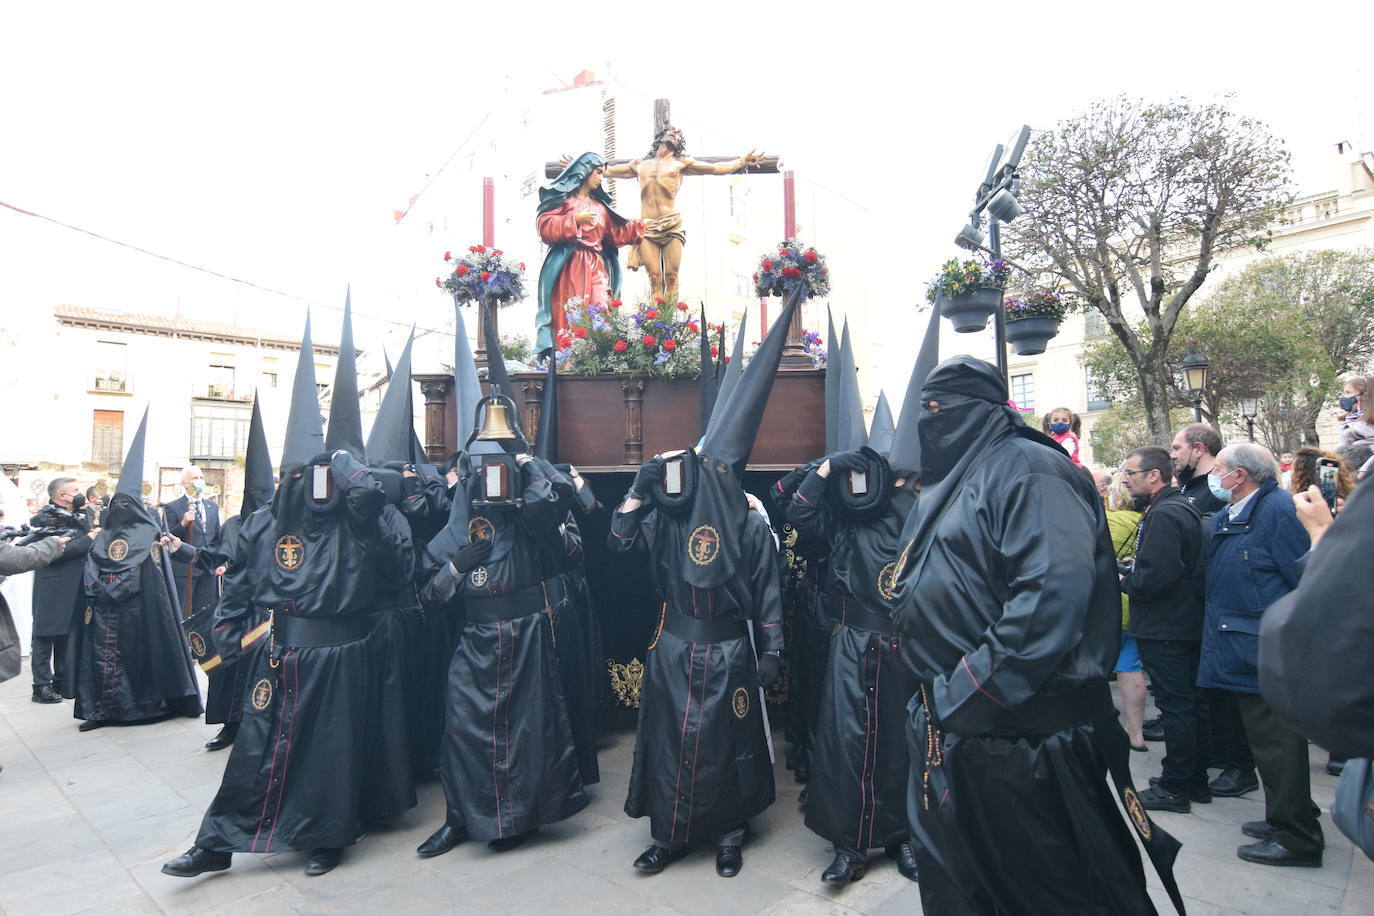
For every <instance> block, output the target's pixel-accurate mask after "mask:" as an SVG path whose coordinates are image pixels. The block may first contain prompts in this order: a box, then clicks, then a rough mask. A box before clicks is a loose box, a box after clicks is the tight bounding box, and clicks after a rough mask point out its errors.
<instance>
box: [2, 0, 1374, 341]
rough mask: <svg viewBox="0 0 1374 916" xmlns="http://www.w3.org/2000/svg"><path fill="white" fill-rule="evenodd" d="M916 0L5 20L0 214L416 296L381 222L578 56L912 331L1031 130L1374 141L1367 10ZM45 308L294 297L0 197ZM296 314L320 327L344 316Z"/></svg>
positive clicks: (1325, 158)
mask: <svg viewBox="0 0 1374 916" xmlns="http://www.w3.org/2000/svg"><path fill="white" fill-rule="evenodd" d="M915 6H916V5H914V4H910V5H908V4H901V5H898V4H883V5H882V9H884V10H885V11H886V12H884V13H883V14H881V15H880V14H878V13H874V12H864V11H863V6H862V5H856V4H849V5H836V4H798V3H793V4H783V5H774V4H766V5H756V4H749V5H746V4H740V3H731V4H720V5H718V6H716V5H713V4H711V3H702V2H698V3H693V4H636V3H627V4H621V5H618V6H614V5H604V4H598V5H594V6H578V5H574V4H559V5H557V6H556V7H555V6H551V5H540V6H533V5H526V4H519V3H504V4H492V5H488V4H476V3H443V4H439V3H433V4H406V3H397V4H385V5H383V4H366V5H363V4H346V3H331V4H328V5H325V4H319V5H313V4H303V3H289V4H288V3H280V2H278V3H271V4H259V3H252V2H249V3H239V4H232V5H228V6H225V5H217V6H208V5H204V4H192V3H177V4H153V3H138V4H43V3H35V4H23V5H19V4H11V5H10V6H9V8H8V9H7V10H6V13H5V16H4V26H5V32H6V35H7V38H6V42H5V52H4V54H3V55H2V56H0V79H3V85H4V87H5V89H4V92H3V95H2V96H0V126H2V129H3V131H4V134H3V137H4V139H3V142H0V200H3V201H4V202H6V203H9V204H13V205H15V206H18V207H21V208H25V209H29V210H33V211H36V212H39V213H43V214H45V215H49V216H52V217H55V218H57V219H61V220H63V221H66V222H70V223H74V224H76V225H80V226H83V227H86V228H89V229H92V230H95V231H98V232H101V233H104V234H107V235H110V236H113V237H116V238H119V239H121V240H124V241H127V242H130V243H133V244H137V245H141V246H143V247H146V248H149V249H151V250H154V251H157V252H160V253H162V254H166V255H168V256H172V257H176V258H180V259H183V260H186V261H191V262H194V263H197V264H201V265H204V266H206V267H208V268H211V269H214V270H217V271H220V272H223V273H227V274H231V275H234V276H238V277H242V278H244V279H248V280H251V281H253V282H255V283H258V284H261V285H264V286H269V287H274V288H278V289H282V290H285V291H288V292H290V293H292V294H293V295H296V296H299V297H303V298H305V299H310V300H316V301H322V302H327V303H339V302H341V301H342V291H343V287H344V284H345V283H346V282H348V281H350V280H351V281H352V282H353V284H354V285H353V289H354V304H355V308H356V309H358V310H359V311H360V312H362V313H364V314H370V313H369V305H368V303H369V302H381V301H386V300H387V299H388V298H389V292H390V291H391V290H392V289H394V288H396V287H410V286H411V285H413V283H414V279H415V278H412V277H405V278H399V279H398V278H396V277H394V276H388V269H389V265H390V263H391V259H390V258H389V257H388V253H389V252H394V250H395V247H396V245H397V244H403V243H404V242H401V241H399V240H401V239H402V238H403V237H402V236H401V235H400V233H399V232H398V230H397V229H396V227H395V226H394V224H393V222H392V219H391V211H392V210H393V209H394V208H398V207H403V206H404V204H405V201H406V199H407V198H408V197H409V196H410V195H411V194H413V193H414V192H415V191H416V190H418V189H419V188H420V187H421V186H422V185H423V184H424V182H425V180H426V176H428V175H429V174H431V173H433V171H434V170H435V169H437V168H438V167H439V165H440V164H442V162H443V161H444V160H445V158H447V157H448V155H449V154H450V153H451V152H452V151H453V150H454V148H455V147H456V146H457V145H458V144H459V143H460V142H461V141H462V139H463V137H465V136H466V135H467V134H468V133H469V132H470V131H471V130H472V128H473V127H474V126H475V125H476V123H477V122H478V120H480V118H481V117H482V115H483V114H484V113H485V112H486V111H487V110H488V109H489V108H490V107H492V105H494V104H499V100H500V99H501V98H502V93H503V92H508V93H514V94H517V95H518V94H519V93H523V92H528V91H537V90H539V89H543V88H552V87H555V86H558V85H560V83H561V82H562V81H568V80H571V78H572V76H573V75H574V74H575V73H577V72H578V71H579V70H581V69H584V68H586V69H590V70H593V71H596V72H597V73H598V75H604V74H609V75H610V76H612V77H614V78H615V79H616V80H617V81H619V82H620V83H621V84H622V85H623V86H624V87H627V88H628V89H630V90H632V92H635V93H640V94H641V95H642V97H643V99H645V100H646V103H647V100H648V99H651V98H653V97H656V96H667V97H670V98H671V99H672V100H673V114H674V120H675V121H679V122H681V123H682V124H683V126H684V127H685V128H686V129H687V131H688V133H689V136H691V137H693V138H694V139H693V144H694V148H696V149H699V150H702V151H707V150H705V145H706V143H705V142H703V143H700V144H698V142H697V141H696V139H695V137H702V138H703V139H704V140H709V141H710V142H711V144H712V145H713V146H714V144H715V143H716V142H729V143H731V144H733V143H736V142H737V143H739V144H745V145H756V146H758V147H759V148H761V149H764V150H767V151H778V152H781V153H782V154H783V155H784V157H785V160H786V163H787V165H788V166H789V167H790V168H793V169H795V170H796V171H797V173H798V176H799V180H801V181H803V182H804V185H803V188H808V187H809V188H811V189H812V190H815V191H816V193H820V194H831V193H838V194H841V195H843V196H844V197H845V198H847V199H848V200H850V201H852V202H853V206H854V207H855V208H858V209H859V212H861V213H864V214H866V216H865V222H866V223H867V224H868V225H869V226H870V227H871V229H870V231H871V234H872V236H873V242H874V248H873V252H874V258H873V263H872V270H873V271H874V273H875V274H876V275H878V276H882V275H888V276H890V283H891V288H892V290H893V309H894V313H893V314H894V319H893V320H894V323H896V324H898V325H899V326H905V325H906V321H907V317H908V308H907V306H908V305H909V304H910V303H911V302H914V301H915V299H916V297H917V295H918V294H919V288H920V287H922V286H923V284H924V281H925V279H926V278H927V276H928V275H929V274H930V273H931V272H933V269H934V267H935V266H936V265H938V263H939V261H941V260H943V259H944V258H945V257H947V256H949V254H951V253H952V248H951V246H950V244H949V239H950V238H952V236H953V235H954V233H955V232H956V231H957V230H958V228H959V226H960V225H961V223H962V219H963V216H964V214H965V212H966V211H967V208H968V202H969V196H970V194H971V192H972V191H973V189H974V187H975V185H976V184H977V181H978V180H979V178H980V174H981V169H982V164H983V161H984V159H985V158H986V156H987V154H988V152H989V151H990V149H991V147H992V146H993V145H994V144H995V143H997V142H999V141H1001V140H1003V139H1004V138H1006V137H1007V136H1008V135H1009V134H1010V133H1011V132H1012V131H1013V130H1014V129H1015V128H1016V127H1017V126H1018V125H1019V124H1021V123H1022V122H1026V123H1029V124H1031V125H1032V126H1034V127H1051V126H1053V125H1054V123H1055V122H1056V121H1057V120H1059V119H1061V118H1065V117H1069V116H1072V115H1073V114H1075V113H1076V112H1078V111H1081V110H1082V109H1083V108H1084V107H1085V106H1086V105H1087V104H1088V103H1089V102H1091V101H1092V100H1093V99H1095V98H1100V97H1103V96H1107V95H1111V94H1115V93H1118V92H1128V93H1133V94H1140V95H1145V96H1148V97H1151V98H1164V97H1167V96H1170V95H1174V94H1187V95H1191V96H1194V97H1196V98H1202V99H1213V98H1217V97H1220V96H1221V95H1222V94H1224V93H1228V92H1231V93H1234V99H1233V101H1232V104H1233V105H1234V106H1235V107H1236V108H1238V109H1240V110H1242V111H1244V112H1246V113H1248V114H1254V115H1257V116H1259V117H1261V118H1263V119H1265V120H1266V121H1268V122H1269V124H1270V125H1271V126H1272V128H1273V129H1274V131H1275V133H1277V134H1278V135H1279V136H1281V137H1283V138H1285V139H1286V141H1287V143H1288V145H1289V148H1290V150H1291V151H1292V153H1293V155H1294V165H1295V168H1296V176H1297V179H1298V186H1299V189H1300V190H1302V191H1304V192H1310V191H1316V190H1322V189H1326V188H1330V187H1334V177H1333V169H1334V166H1333V163H1332V161H1331V157H1330V150H1331V149H1332V147H1333V145H1334V143H1335V142H1336V141H1337V140H1340V139H1352V140H1355V141H1356V142H1358V143H1360V144H1361V148H1362V149H1367V148H1369V147H1370V146H1371V145H1374V103H1371V90H1370V88H1369V87H1370V86H1371V83H1374V69H1372V67H1371V64H1369V63H1367V62H1366V61H1367V55H1364V54H1362V53H1359V50H1358V48H1359V44H1358V43H1359V42H1360V41H1362V39H1360V38H1359V36H1360V35H1363V34H1364V30H1366V29H1367V24H1368V16H1367V7H1366V6H1365V4H1362V3H1354V2H1351V3H1321V2H1307V3H1303V4H1290V5H1287V6H1286V7H1285V10H1284V13H1283V14H1282V15H1277V16H1276V15H1272V14H1269V13H1266V12H1264V7H1263V6H1261V5H1257V4H1253V3H1246V4H1239V3H1198V2H1195V0H1194V2H1187V3H1170V2H1164V3H1155V4H1150V5H1130V6H1128V5H1125V4H1103V3H1099V2H1095V3H1083V4H1019V5H1010V4H1006V5H1000V4H982V5H977V6H975V5H973V4H961V5H960V6H959V8H958V9H955V8H953V6H952V5H951V7H950V8H949V9H948V10H946V11H943V12H928V11H922V10H919V9H916V8H915ZM746 7H748V8H746ZM874 8H876V7H874ZM655 10H662V11H665V13H667V14H668V15H658V14H656V13H655V12H654V11H655ZM978 10H983V11H984V12H983V13H982V15H981V16H979V15H978V14H977V12H976V11H978ZM612 11H617V12H616V13H615V15H611V13H612ZM734 151H735V150H734V148H733V146H731V147H730V148H728V149H725V150H722V152H734ZM476 217H477V214H474V225H473V228H472V230H471V232H470V237H472V238H475V237H476V235H477V231H478V229H477V227H478V226H479V225H480V224H479V222H478V220H477V218H476ZM467 238H468V235H465V236H464V237H463V238H456V239H453V240H452V244H453V245H454V246H455V247H456V246H458V245H460V244H466V243H467ZM913 272H914V273H913ZM834 283H835V287H836V295H839V294H840V293H841V292H842V288H843V284H844V278H843V277H839V276H837V277H835V278H834ZM883 286H884V284H883V283H882V282H878V283H876V284H875V283H873V282H871V281H870V287H871V288H879V289H881V288H882V287H883ZM57 303H72V304H78V305H87V306H93V307H99V308H113V309H128V310H140V311H155V312H164V313H171V312H175V311H176V310H177V309H178V308H179V309H180V310H181V311H182V312H183V313H185V314H189V315H197V316H203V317H217V318H221V319H225V318H227V319H230V320H234V319H237V320H239V321H241V322H242V323H244V324H249V325H258V326H264V327H269V328H275V327H281V326H286V327H288V328H295V327H298V326H299V323H300V319H301V317H302V315H303V312H304V309H305V306H304V305H303V304H301V303H300V302H298V301H295V300H292V299H284V298H282V297H279V296H273V295H269V294H266V293H262V292H258V291H255V290H253V289H251V288H249V287H246V286H242V285H238V284H233V283H229V282H226V281H223V280H220V279H216V278H213V277H209V276H206V275H203V274H197V273H194V272H191V271H187V270H185V269H184V268H181V267H176V266H173V265H170V264H166V263H164V262H161V261H158V260H155V259H153V258H150V257H147V256H145V255H141V254H138V253H135V252H132V251H127V250H124V249H120V248H116V247H114V246H111V245H109V244H107V243H105V242H99V241H96V240H92V239H89V238H87V237H85V236H81V235H78V234H76V233H73V232H70V231H69V230H66V229H61V228H58V227H56V226H52V225H49V224H46V223H43V222H40V221H38V220H35V219H32V218H29V217H25V216H21V215H19V214H16V213H14V212H11V211H8V210H4V209H0V308H3V310H4V318H3V319H0V320H2V321H3V323H4V324H5V325H6V326H8V327H10V328H14V327H22V326H23V322H24V321H25V320H36V319H37V318H42V317H43V316H46V315H50V313H51V307H52V306H53V305H55V304H57ZM446 308H447V306H446V305H445V304H444V302H443V300H442V299H441V298H436V297H435V296H430V297H426V298H425V299H424V300H423V301H417V302H416V303H415V304H414V307H413V314H411V315H399V316H398V315H394V314H393V315H390V317H393V318H401V319H403V320H407V321H409V320H412V319H413V320H416V321H418V322H419V323H421V324H422V325H423V324H424V323H425V322H426V320H430V321H435V320H438V315H439V314H441V313H442V312H443V311H444V310H445V309H446ZM317 321H318V322H319V324H318V325H317V327H318V328H319V330H317V338H322V339H334V337H335V335H336V334H337V330H336V326H337V315H333V314H327V313H325V314H321V313H318V312H317ZM360 324H362V325H363V326H364V327H363V330H362V332H361V333H363V334H365V333H366V332H367V330H366V324H367V323H366V321H362V322H360Z"/></svg>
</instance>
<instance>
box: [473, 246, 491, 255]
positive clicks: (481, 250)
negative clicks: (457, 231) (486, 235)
mask: <svg viewBox="0 0 1374 916" xmlns="http://www.w3.org/2000/svg"><path fill="white" fill-rule="evenodd" d="M472 250H473V251H475V252H477V253H478V254H486V252H487V246H485V245H473V246H472Z"/></svg>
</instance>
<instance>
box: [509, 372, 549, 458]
mask: <svg viewBox="0 0 1374 916" xmlns="http://www.w3.org/2000/svg"><path fill="white" fill-rule="evenodd" d="M511 384H512V385H515V386H517V387H519V388H520V389H521V390H522V391H523V392H524V393H525V409H524V410H523V411H522V412H521V418H520V422H521V424H522V425H523V426H524V429H525V435H526V437H528V438H529V440H530V445H531V447H532V446H533V445H534V440H535V439H536V438H538V436H539V418H540V417H541V416H543V414H544V380H543V379H524V380H521V381H518V382H517V381H515V380H514V379H512V380H511ZM511 400H515V398H514V397H512V398H511Z"/></svg>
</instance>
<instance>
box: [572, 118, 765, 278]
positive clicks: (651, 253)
mask: <svg viewBox="0 0 1374 916" xmlns="http://www.w3.org/2000/svg"><path fill="white" fill-rule="evenodd" d="M571 161H572V160H571V159H570V158H566V157H565V158H564V159H563V160H561V161H560V162H550V163H547V164H546V166H545V172H546V174H548V175H549V176H550V177H553V176H556V175H557V174H559V172H560V171H562V169H563V167H564V166H566V165H567V164H568V163H569V162H571ZM777 171H778V157H777V156H762V155H760V154H758V153H756V152H755V151H753V150H751V151H750V152H748V153H746V154H745V155H743V156H737V157H727V156H700V157H695V158H694V157H691V156H688V155H687V154H686V141H685V140H684V138H683V135H682V131H680V130H678V129H677V128H676V127H673V126H672V125H670V124H669V123H668V100H667V99H656V100H655V101H654V142H653V147H652V148H651V149H650V150H649V154H648V156H647V157H645V158H643V159H631V160H626V159H612V160H611V161H609V162H607V163H606V167H605V175H606V177H607V178H635V179H637V180H638V181H639V215H640V218H641V219H642V220H643V221H644V236H643V238H642V239H641V240H640V241H639V243H638V244H637V245H636V247H635V248H633V249H632V250H631V252H630V259H629V266H630V269H631V270H634V269H637V268H639V267H641V266H642V267H644V269H645V270H647V271H648V272H649V283H650V287H651V290H652V294H653V295H655V296H662V297H663V298H664V300H665V301H668V302H676V301H677V296H678V272H679V268H680V267H681V265H682V246H683V244H684V243H685V242H686V239H687V233H686V230H685V229H684V228H683V225H682V214H681V213H680V212H679V211H678V209H677V194H678V191H680V190H681V189H682V179H683V177H684V176H687V175H730V174H733V173H736V172H753V173H761V172H771V173H776V172H777Z"/></svg>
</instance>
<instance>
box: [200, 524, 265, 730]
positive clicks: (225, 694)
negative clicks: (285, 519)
mask: <svg viewBox="0 0 1374 916" xmlns="http://www.w3.org/2000/svg"><path fill="white" fill-rule="evenodd" d="M263 509H266V507H263ZM268 511H270V510H268ZM242 527H243V519H242V518H241V517H239V516H237V515H235V516H233V517H231V518H230V519H229V520H228V521H226V522H225V523H224V524H223V525H222V526H221V527H220V529H219V536H218V537H217V538H215V542H214V543H213V544H211V545H210V546H208V547H203V548H195V547H193V549H195V550H196V561H197V562H198V563H200V564H201V566H202V567H204V568H207V569H209V570H211V571H213V570H215V569H217V568H218V567H220V566H224V567H226V569H225V575H226V576H227V575H229V574H231V573H233V572H234V571H236V570H237V569H238V568H239V564H240V559H239V555H238V547H239V531H240V530H241V529H242ZM187 546H191V545H187ZM205 578H209V577H208V576H206V577H205ZM218 603H219V602H218V601H216V602H215V603H214V604H212V605H210V606H209V607H208V608H202V609H200V610H198V611H197V612H196V613H195V614H193V615H191V616H190V617H188V618H187V619H186V620H185V621H183V622H182V627H183V629H185V631H186V639H187V642H188V643H189V645H190V647H191V654H192V655H193V656H194V657H195V660H196V663H197V664H198V665H200V667H201V670H202V671H204V672H205V677H206V680H207V685H206V688H205V723H206V724H207V725H219V724H227V723H233V722H238V721H239V720H240V719H241V718H243V702H244V698H245V697H246V696H247V688H248V676H249V675H250V674H252V673H253V671H252V668H253V666H252V665H251V664H245V663H244V657H243V656H242V655H240V656H238V657H237V658H235V659H234V660H233V661H231V662H226V661H225V660H224V658H223V657H222V656H221V655H220V654H219V653H218V652H216V651H215V648H214V640H213V637H212V633H211V631H212V630H213V628H214V620H215V607H216V606H217V605H218ZM256 622H261V621H255V623H256Z"/></svg>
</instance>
